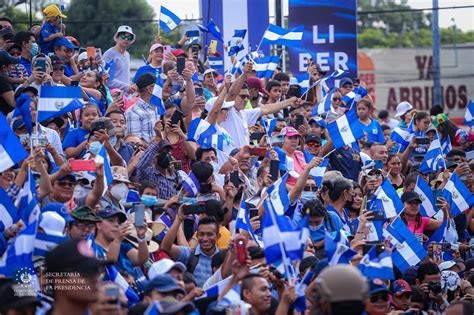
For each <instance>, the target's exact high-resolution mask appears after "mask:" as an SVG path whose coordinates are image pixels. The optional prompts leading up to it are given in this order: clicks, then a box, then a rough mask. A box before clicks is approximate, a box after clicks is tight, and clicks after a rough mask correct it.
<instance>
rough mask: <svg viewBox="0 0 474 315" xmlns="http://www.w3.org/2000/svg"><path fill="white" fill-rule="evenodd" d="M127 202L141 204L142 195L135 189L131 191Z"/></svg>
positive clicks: (126, 199)
mask: <svg viewBox="0 0 474 315" xmlns="http://www.w3.org/2000/svg"><path fill="white" fill-rule="evenodd" d="M125 202H141V200H140V194H139V193H138V191H136V190H135V189H129V190H128V194H127V198H125Z"/></svg>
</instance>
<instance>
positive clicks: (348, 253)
mask: <svg viewBox="0 0 474 315" xmlns="http://www.w3.org/2000/svg"><path fill="white" fill-rule="evenodd" d="M334 233H336V237H335V238H332V237H331V235H330V234H329V233H327V232H326V236H325V237H324V251H325V252H326V256H327V258H328V264H329V266H334V265H337V264H348V263H349V262H350V261H351V259H352V257H354V256H355V255H356V254H357V252H355V251H354V250H352V249H351V248H350V246H349V240H348V239H347V236H346V232H344V230H339V231H336V232H334Z"/></svg>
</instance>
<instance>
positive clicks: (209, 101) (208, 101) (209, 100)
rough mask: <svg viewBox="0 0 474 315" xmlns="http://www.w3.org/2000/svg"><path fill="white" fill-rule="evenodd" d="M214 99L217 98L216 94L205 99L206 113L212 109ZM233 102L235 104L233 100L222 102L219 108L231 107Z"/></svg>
mask: <svg viewBox="0 0 474 315" xmlns="http://www.w3.org/2000/svg"><path fill="white" fill-rule="evenodd" d="M216 100H217V96H215V97H211V98H210V99H208V100H207V102H206V106H205V108H206V110H207V112H208V113H209V112H210V111H211V110H212V108H213V107H214V104H215V103H216ZM234 104H235V102H234V101H232V102H224V103H223V104H222V107H221V109H226V108H231V107H232V106H234Z"/></svg>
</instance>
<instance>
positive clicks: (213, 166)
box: [209, 161, 219, 174]
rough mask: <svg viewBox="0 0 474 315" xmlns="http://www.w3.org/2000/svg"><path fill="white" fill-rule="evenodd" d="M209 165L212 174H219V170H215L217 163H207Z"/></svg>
mask: <svg viewBox="0 0 474 315" xmlns="http://www.w3.org/2000/svg"><path fill="white" fill-rule="evenodd" d="M209 164H211V165H212V169H213V172H214V174H217V173H219V170H218V169H217V162H214V161H212V162H209Z"/></svg>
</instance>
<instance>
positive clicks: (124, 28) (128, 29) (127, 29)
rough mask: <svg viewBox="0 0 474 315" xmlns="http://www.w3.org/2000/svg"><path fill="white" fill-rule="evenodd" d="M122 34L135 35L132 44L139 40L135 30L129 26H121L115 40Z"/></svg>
mask: <svg viewBox="0 0 474 315" xmlns="http://www.w3.org/2000/svg"><path fill="white" fill-rule="evenodd" d="M120 33H129V34H132V35H133V40H132V43H133V42H134V41H135V39H136V38H137V36H136V35H135V33H133V29H132V28H131V27H130V26H128V25H120V26H119V27H118V28H117V32H115V35H114V39H116V38H117V36H118V34H120Z"/></svg>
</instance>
